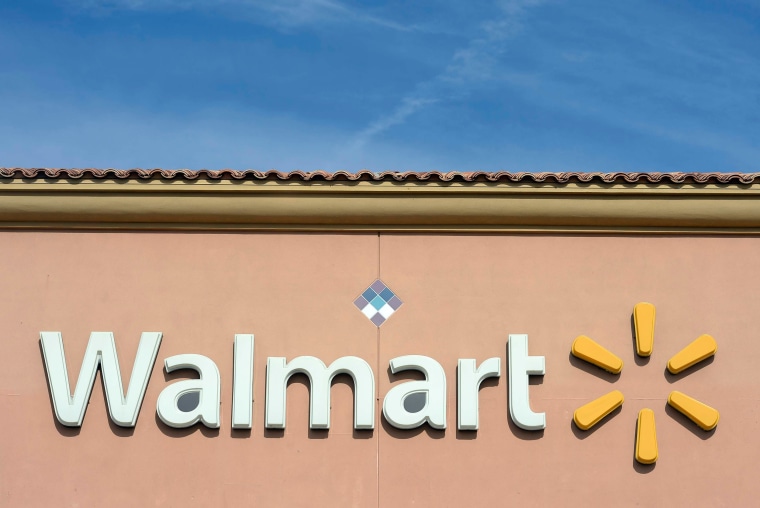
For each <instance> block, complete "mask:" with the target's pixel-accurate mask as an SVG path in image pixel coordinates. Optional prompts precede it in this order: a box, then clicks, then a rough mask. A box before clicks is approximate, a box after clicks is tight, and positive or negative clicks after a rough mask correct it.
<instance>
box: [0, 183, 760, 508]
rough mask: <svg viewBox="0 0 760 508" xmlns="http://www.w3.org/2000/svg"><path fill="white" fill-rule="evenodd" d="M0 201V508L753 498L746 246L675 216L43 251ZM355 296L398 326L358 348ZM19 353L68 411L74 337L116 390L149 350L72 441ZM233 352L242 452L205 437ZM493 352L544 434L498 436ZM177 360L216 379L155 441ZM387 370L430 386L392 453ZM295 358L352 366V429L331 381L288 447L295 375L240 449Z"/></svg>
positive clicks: (346, 391) (79, 352)
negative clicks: (364, 392) (209, 364)
mask: <svg viewBox="0 0 760 508" xmlns="http://www.w3.org/2000/svg"><path fill="white" fill-rule="evenodd" d="M13 180H14V181H18V178H15V179H13ZM29 185H30V187H29V188H31V183H30V184H29ZM303 185H305V184H303ZM729 190H730V191H733V190H734V189H729ZM13 192H16V191H15V190H14V191H13ZM684 194H686V192H684ZM8 195H9V196H10V198H13V199H15V197H16V196H19V195H20V194H12V193H11V192H8ZM744 196H747V195H746V194H745V195H744ZM10 198H9V200H10V201H12V199H10ZM331 199H337V198H331ZM328 201H329V199H328ZM7 202H8V200H6V201H2V200H0V219H3V220H5V221H6V227H4V228H3V230H2V231H0V256H2V258H1V259H2V260H3V263H2V265H0V287H2V288H3V290H2V291H0V309H2V311H1V312H0V330H2V339H0V362H2V366H1V368H0V394H1V395H2V397H0V414H2V415H3V431H2V434H1V435H0V459H1V460H0V505H2V506H9V507H10V506H51V505H55V506H102V505H104V504H107V505H109V506H153V505H157V506H240V505H244V504H245V505H248V504H255V505H257V506H328V505H329V506H361V507H364V506H462V505H481V504H486V503H488V504H491V505H496V506H501V505H505V504H510V503H513V502H514V503H521V504H527V505H535V506H557V505H560V506H588V505H590V504H596V503H609V504H611V505H620V506H627V505H635V504H641V505H664V504H666V503H670V504H672V505H676V506H680V505H690V506H720V505H738V506H747V505H750V504H752V503H753V502H754V500H755V499H756V498H757V497H758V496H759V495H760V486H759V485H758V483H757V482H756V481H755V479H754V476H755V474H754V472H755V464H756V460H757V459H756V456H757V454H758V452H759V451H760V438H759V437H758V425H760V403H759V402H758V393H760V372H758V371H757V369H755V368H754V367H755V365H757V363H758V360H760V346H758V344H757V340H756V332H755V322H756V319H757V316H758V314H759V312H758V311H760V297H758V296H757V295H758V290H757V288H758V287H760V273H759V272H758V271H757V270H755V269H754V266H755V264H756V259H757V258H758V254H760V237H758V236H757V234H756V232H755V231H754V230H752V229H751V227H754V226H752V225H751V224H750V225H749V226H747V225H746V224H745V225H743V226H742V225H741V224H739V226H740V227H748V229H747V230H746V231H740V232H739V233H736V232H735V231H734V230H735V229H736V227H737V224H736V223H733V224H717V225H716V224H714V223H712V224H697V225H694V224H693V223H689V222H688V221H692V220H694V219H693V217H687V218H685V219H683V220H684V221H685V222H682V223H678V222H677V221H675V222H674V221H673V219H668V221H670V222H668V223H666V224H661V225H655V226H652V225H651V224H643V223H642V224H639V225H635V224H634V225H630V226H626V227H630V228H639V229H640V231H637V232H635V233H630V232H628V231H624V230H623V229H622V228H620V230H619V231H614V230H610V231H605V232H603V233H593V232H589V231H582V230H581V229H583V228H585V227H587V226H583V225H579V226H577V229H578V230H576V231H557V230H552V228H549V227H547V228H545V230H544V231H534V232H531V233H529V234H525V233H523V232H521V231H516V230H511V231H510V228H509V227H504V228H503V230H500V231H496V232H492V233H483V232H475V233H473V232H472V230H478V229H479V228H478V227H470V228H469V229H470V231H468V228H467V227H462V228H460V229H459V230H455V229H457V228H454V227H451V226H447V227H446V228H445V229H449V230H446V231H438V232H436V231H414V230H412V231H408V232H403V231H398V229H399V227H396V228H393V227H388V226H387V225H386V226H382V227H380V226H373V227H368V228H367V229H368V230H367V231H356V230H355V228H354V230H351V231H347V230H346V229H347V228H345V227H339V226H333V227H328V226H325V227H323V228H322V229H323V230H321V231H318V232H314V231H308V230H307V229H308V228H301V229H300V230H298V228H288V227H283V226H281V227H278V228H270V229H274V231H263V230H262V229H263V228H250V229H247V230H246V229H243V230H239V231H230V230H229V229H227V230H212V229H213V228H205V230H204V228H199V227H197V226H195V227H192V228H187V229H186V230H185V229H182V228H180V227H166V226H163V227H160V228H158V227H157V228H154V229H151V228H147V227H136V226H135V224H133V223H132V224H129V225H128V226H124V227H112V226H110V225H109V226H108V227H103V228H98V227H96V226H97V224H98V223H97V221H93V222H92V223H91V224H90V226H91V227H88V228H83V227H81V222H79V221H80V219H81V217H79V218H77V219H76V220H77V223H76V224H74V223H68V224H61V225H57V226H56V225H55V224H53V225H51V224H50V222H48V221H49V220H50V219H49V218H47V219H46V218H44V217H41V218H40V215H35V214H42V213H43V212H40V211H39V210H37V211H36V212H35V211H34V210H31V211H30V210H27V211H26V213H27V216H29V217H35V220H36V221H37V222H36V223H35V222H33V221H27V222H24V221H19V215H18V214H20V213H21V212H19V211H12V210H11V211H9V210H7V209H3V206H4V203H7ZM44 206H48V205H44V204H43V205H40V207H44ZM67 206H68V205H67ZM341 206H342V205H341ZM729 208H730V206H729ZM44 213H48V212H44ZM71 213H72V214H74V213H76V214H80V215H81V214H82V213H84V212H82V211H81V210H79V211H76V212H71ZM107 213H109V212H108V211H107V210H106V211H104V214H106V215H107ZM111 213H114V214H118V213H121V212H114V211H111ZM124 213H127V212H124ZM3 214H5V216H3ZM13 214H16V215H13ZM127 214H128V213H127ZM718 215H719V214H718ZM749 215H751V214H749ZM192 220H193V221H195V222H196V224H197V221H199V220H202V217H201V218H200V219H199V218H198V217H193V219H192ZM267 220H270V221H271V217H269V218H268V219H267ZM615 220H616V221H619V220H623V219H620V218H619V217H618V218H615ZM711 220H712V221H716V220H720V217H718V218H717V219H716V218H715V217H713V218H712V219H711ZM731 220H734V219H731ZM364 222H369V221H364ZM397 222H399V223H400V222H403V220H401V219H398V220H397ZM418 222H422V221H420V220H419V219H418ZM425 222H426V225H425V227H426V228H427V227H430V226H429V224H428V223H429V222H430V221H428V220H427V219H426V220H425ZM140 223H141V225H144V224H145V221H143V220H142V219H141V221H140ZM109 224H110V223H109ZM684 224H686V225H684ZM688 224H691V225H688ZM353 225H354V226H355V225H356V224H353ZM491 226H492V225H491ZM404 227H408V224H407V223H405V224H404ZM708 227H709V228H713V229H712V230H711V231H709V232H706V231H704V228H708ZM610 228H611V229H614V228H612V226H610ZM647 228H651V229H647ZM656 228H672V229H674V230H675V229H678V228H681V230H679V231H678V232H669V233H663V232H662V231H661V230H658V229H656ZM688 228H692V230H689V229H688ZM139 229H142V230H139ZM394 229H395V230H394ZM412 229H413V228H412ZM480 229H485V228H480ZM513 229H514V228H513ZM726 231H732V234H722V232H726ZM377 279H380V280H382V281H383V282H384V283H385V284H386V285H387V286H388V287H389V288H390V289H391V290H392V291H393V292H394V293H395V294H396V295H397V296H398V298H400V299H401V301H402V302H403V304H402V305H401V306H400V307H398V309H397V310H396V312H395V313H393V315H391V316H390V317H389V318H388V319H387V321H385V322H384V323H382V324H381V325H380V326H376V324H374V323H373V322H371V321H370V320H369V319H368V317H367V316H365V315H364V314H363V313H362V312H361V311H360V310H359V309H358V308H357V307H356V306H355V304H354V301H355V299H356V298H357V297H358V296H359V295H360V294H361V293H362V292H363V291H364V290H365V289H366V288H367V287H368V286H369V285H370V284H372V283H373V282H374V281H375V280H377ZM638 302H650V303H652V304H654V305H655V307H656V310H657V314H656V328H655V343H654V353H653V354H652V356H651V358H649V359H644V358H640V357H638V356H637V355H636V354H635V347H634V335H633V331H632V310H633V306H634V305H635V304H636V303H638ZM42 331H58V332H61V334H62V337H63V342H64V347H65V353H66V361H67V365H68V369H69V382H70V385H71V387H72V389H73V387H74V385H75V384H76V379H77V374H78V372H79V368H80V365H81V362H82V357H83V355H84V351H85V349H86V347H87V342H88V339H89V336H90V333H91V332H94V331H110V332H113V334H114V336H115V339H116V348H117V351H118V354H119V360H120V363H121V370H122V380H123V383H124V384H125V386H126V384H127V383H128V382H129V376H130V371H131V365H132V362H133V359H134V358H135V353H136V351H137V346H138V342H139V339H140V334H141V333H142V332H147V331H159V332H162V334H163V339H162V343H161V346H160V349H159V352H158V359H157V361H156V363H155V365H154V367H153V369H152V375H151V377H150V382H149V384H148V388H147V391H146V395H145V398H144V401H143V404H142V408H141V411H140V415H139V418H138V420H137V424H136V426H135V427H134V428H124V427H119V426H117V425H115V424H113V423H111V422H110V421H109V417H108V411H107V408H106V402H105V397H104V395H103V387H102V384H101V382H100V381H97V380H96V383H95V386H94V388H93V391H92V396H91V398H90V402H89V405H88V407H87V411H86V414H85V418H84V421H83V424H82V426H81V427H65V426H63V425H61V424H59V423H58V422H57V421H56V419H55V415H54V411H53V408H52V403H51V396H50V394H49V389H48V378H47V375H46V370H45V362H44V359H43V355H42V351H41V346H40V340H39V337H40V332H42ZM244 333H245V334H254V335H255V357H254V374H253V379H254V381H253V398H254V404H253V428H252V429H251V430H250V431H247V430H233V429H232V428H231V422H230V420H231V404H232V379H233V339H234V336H235V334H244ZM705 333H709V334H710V335H712V336H713V337H715V339H716V341H717V343H718V347H719V351H718V352H717V354H716V355H715V357H714V358H711V359H708V360H707V361H705V362H702V363H700V364H699V365H696V366H694V367H692V368H691V369H689V370H687V371H685V372H683V373H682V374H679V375H672V374H669V373H667V372H666V371H665V365H666V363H667V361H668V359H669V358H671V357H672V356H673V355H674V354H675V353H677V352H678V351H679V350H681V349H682V348H683V347H684V346H686V345H687V344H688V343H689V342H691V341H692V340H694V339H695V338H696V337H698V336H700V335H702V334H705ZM510 334H527V335H528V337H529V353H530V355H534V356H543V357H545V363H546V367H545V369H546V374H545V375H544V376H532V377H531V384H530V387H529V393H530V403H531V407H532V409H533V410H534V411H536V412H544V413H545V414H546V428H545V429H543V430H539V431H527V430H523V429H520V428H519V427H518V426H516V425H515V424H514V422H512V420H511V419H510V416H509V409H508V402H509V398H508V385H509V383H508V379H509V378H508V368H509V357H508V354H507V344H508V338H509V335H510ZM581 334H585V335H588V336H590V337H592V338H593V339H594V340H596V341H597V342H599V343H600V344H602V345H603V346H605V347H606V348H608V349H609V350H611V351H612V352H614V353H615V354H617V355H618V356H619V357H621V358H622V360H623V362H624V368H623V371H622V373H621V374H620V375H613V374H609V373H606V372H604V371H602V370H600V369H598V368H597V367H594V366H591V365H588V364H587V363H584V362H582V361H580V360H578V359H577V358H574V357H572V356H571V354H570V348H571V344H572V342H573V339H575V337H576V336H578V335H581ZM182 353H196V354H200V355H205V356H207V357H209V358H211V359H212V360H213V361H214V362H215V363H216V365H217V366H218V368H219V371H220V377H221V411H220V414H221V426H220V428H219V429H209V428H206V427H204V426H203V425H202V424H197V425H195V426H193V427H191V428H188V429H175V428H171V427H169V426H167V425H166V424H164V423H163V422H162V421H161V420H160V419H159V418H158V416H157V415H156V402H157V399H158V397H159V394H160V393H161V391H162V390H163V389H165V388H166V387H167V386H169V385H170V384H171V383H173V382H176V381H177V380H180V379H184V378H185V377H192V376H185V375H186V374H187V371H184V372H181V373H171V374H167V373H165V372H164V370H163V361H164V359H165V358H167V357H170V356H173V355H177V354H182ZM409 354H415V355H425V356H428V357H431V358H433V359H435V360H436V361H437V362H438V363H440V365H441V366H442V367H443V369H444V371H445V374H446V383H447V386H446V401H447V407H446V424H447V428H446V429H445V430H437V429H433V428H432V427H430V426H429V425H423V426H421V427H419V428H416V429H407V430H402V429H398V428H394V427H393V426H391V425H390V424H389V423H388V421H387V420H386V419H385V418H384V417H383V415H382V404H383V398H384V397H385V395H386V394H387V393H388V391H389V390H390V389H391V388H392V387H394V386H398V385H400V384H402V383H404V382H407V381H409V380H410V379H420V374H419V373H418V374H413V373H412V374H410V373H407V372H405V373H400V374H391V373H390V371H389V362H390V360H391V359H392V358H395V357H399V356H402V355H409ZM302 355H311V356H315V357H317V358H320V359H321V360H322V361H324V362H325V363H326V364H328V365H329V364H330V363H331V362H332V361H334V360H335V359H337V358H339V357H343V356H349V355H351V356H357V357H360V358H362V359H364V360H366V361H367V362H368V363H369V364H370V366H371V367H372V370H373V372H374V376H375V383H376V411H375V421H376V424H375V428H374V430H355V429H354V428H353V425H352V424H353V403H354V401H353V391H352V386H351V383H350V382H349V381H348V378H346V377H340V378H338V379H337V380H336V382H335V384H334V386H333V388H332V392H331V393H332V401H331V426H330V429H329V431H328V430H310V429H309V390H308V384H307V382H306V378H305V377H303V376H301V377H296V378H293V380H292V382H291V383H290V386H289V388H288V390H287V396H288V400H287V426H286V429H285V430H284V431H280V430H276V429H265V425H264V413H265V398H266V393H265V381H266V362H267V358H268V357H276V356H283V357H286V358H287V359H288V360H290V359H292V358H294V357H297V356H302ZM491 357H498V358H500V359H501V364H502V373H501V377H500V378H498V379H494V378H492V379H489V380H486V381H485V382H484V383H483V385H482V387H481V389H480V392H479V400H480V404H479V415H480V428H479V430H478V431H467V430H458V429H457V360H458V359H463V358H473V359H476V360H477V362H478V364H480V363H481V362H482V361H484V360H486V359H488V358H491ZM98 377H100V375H98ZM615 389H616V390H620V391H621V392H623V394H624V395H625V402H624V403H623V405H622V408H621V409H619V410H617V411H616V412H614V413H613V414H612V415H610V416H609V417H608V418H607V419H605V420H604V421H603V422H602V423H601V424H599V425H597V426H596V427H594V428H593V429H591V430H589V431H581V430H580V429H579V428H578V427H577V426H576V425H575V424H574V423H573V412H574V411H575V409H577V408H578V407H580V406H582V405H583V404H586V403H587V402H589V401H591V400H593V399H595V398H596V397H598V396H600V395H603V394H604V393H607V392H609V391H610V390H615ZM672 390H679V391H681V392H684V393H686V394H688V395H691V396H692V397H694V398H696V399H699V400H700V401H703V402H705V403H706V404H708V405H710V406H712V407H714V408H716V409H718V410H719V411H720V423H719V424H718V426H717V428H716V429H715V430H713V431H703V430H701V429H700V428H698V427H697V426H696V425H695V424H694V423H693V422H691V421H690V420H688V419H687V418H685V417H684V416H683V415H681V414H680V413H678V412H677V411H675V410H674V409H672V408H671V407H669V406H667V403H666V401H667V397H668V394H669V393H670V392H671V391H672ZM643 408H650V409H652V410H653V411H654V414H655V421H656V429H657V443H658V448H659V458H658V460H657V462H656V463H655V464H653V465H643V464H640V463H638V462H636V461H635V459H634V443H635V431H636V417H637V414H638V412H639V410H641V409H643Z"/></svg>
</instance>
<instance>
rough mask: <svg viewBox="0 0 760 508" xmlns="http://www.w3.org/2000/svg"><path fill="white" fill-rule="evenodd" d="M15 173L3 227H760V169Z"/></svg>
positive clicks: (1, 215) (1, 185) (2, 211)
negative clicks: (668, 173) (654, 176)
mask: <svg viewBox="0 0 760 508" xmlns="http://www.w3.org/2000/svg"><path fill="white" fill-rule="evenodd" d="M1 169H2V168H0V170H1ZM10 171H13V174H11V175H2V174H0V228H3V229H117V230H119V229H121V230H125V229H137V230H220V231H224V230H232V231H245V230H251V231H333V232H335V231H338V232H458V233H482V232H487V233H496V232H517V233H533V232H538V233H546V232H556V233H620V234H632V233H639V234H640V233H645V234H721V235H722V234H729V235H735V234H745V235H746V234H751V235H754V234H758V233H760V178H758V175H757V174H733V175H732V176H733V177H734V179H733V180H728V181H724V182H721V181H720V180H718V179H716V178H706V179H705V178H701V177H700V178H701V180H697V179H696V177H694V175H691V176H689V175H688V174H680V175H686V177H684V178H680V181H679V182H675V183H674V181H673V179H660V180H659V181H658V182H652V181H651V179H650V178H645V177H641V178H638V177H637V178H634V179H633V181H632V182H631V181H629V179H628V178H620V177H616V178H608V179H607V180H605V179H604V178H601V177H600V178H590V179H588V180H584V179H583V177H582V175H583V174H573V175H575V177H574V178H565V179H564V181H562V179H560V178H550V177H546V176H544V178H543V179H542V180H540V181H536V179H535V178H531V177H527V178H526V177H524V176H520V177H519V178H515V179H512V180H510V179H508V178H505V177H503V176H502V177H500V178H499V179H496V180H495V181H492V180H489V179H488V178H483V177H482V176H478V177H476V178H471V179H463V178H450V179H448V180H445V179H441V178H428V179H420V178H416V177H415V176H414V175H415V174H405V175H406V176H404V177H403V178H396V177H395V176H394V175H398V174H396V173H393V174H391V176H388V177H379V178H375V177H374V176H375V175H376V174H373V173H370V175H373V176H372V177H367V178H356V179H353V180H352V179H348V178H342V179H339V178H313V179H311V178H306V179H305V178H303V177H296V176H293V177H288V174H283V173H276V174H275V175H270V176H266V174H264V173H262V174H261V175H264V176H263V177H261V178H259V177H256V178H248V177H244V178H240V179H236V178H234V177H230V176H229V175H226V176H225V175H222V176H219V177H211V176H209V175H206V174H203V173H202V172H199V173H198V174H194V179H189V178H187V177H186V175H187V173H183V174H182V175H181V176H178V177H173V176H170V177H166V176H162V175H161V174H160V173H159V174H150V175H147V176H142V177H135V175H136V174H135V173H134V172H132V173H130V172H126V173H124V174H121V175H114V174H110V175H109V174H108V173H106V172H107V171H111V170H103V172H104V173H103V175H100V176H93V175H92V174H88V173H81V174H78V175H77V176H72V175H70V174H67V173H66V172H65V171H63V170H56V171H63V172H60V173H58V174H56V175H54V176H52V177H51V176H50V175H49V174H45V173H44V171H47V170H44V171H43V170H15V169H14V170H10ZM21 171H27V172H29V171H40V172H39V173H36V174H31V173H26V174H24V173H21ZM70 171H78V170H70ZM86 171H89V170H86ZM0 173H1V172H0ZM283 175H285V177H283ZM410 175H411V176H410ZM419 175H421V174H417V176H419ZM447 175H449V174H447ZM469 175H472V174H471V173H470V174H469ZM480 175H482V174H480ZM502 175H504V174H502ZM520 175H524V174H520ZM542 175H547V174H542ZM554 175H555V176H558V175H568V174H554ZM578 175H581V177H579V176H578ZM607 175H612V174H607ZM615 175H619V174H615ZM2 176H5V177H2Z"/></svg>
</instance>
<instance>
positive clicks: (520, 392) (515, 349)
mask: <svg viewBox="0 0 760 508" xmlns="http://www.w3.org/2000/svg"><path fill="white" fill-rule="evenodd" d="M508 348H509V415H510V416H511V417H512V421H513V422H515V425H517V426H518V427H520V428H521V429H525V430H541V429H545V428H546V413H534V412H533V411H531V409H530V395H529V394H528V385H529V383H528V376H543V375H544V374H545V373H546V366H545V359H544V357H543V356H528V336H527V335H525V334H516V335H512V334H510V335H509V346H508Z"/></svg>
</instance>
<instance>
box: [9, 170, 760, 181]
mask: <svg viewBox="0 0 760 508" xmlns="http://www.w3.org/2000/svg"><path fill="white" fill-rule="evenodd" d="M0 178H3V179H53V180H69V179H74V180H77V179H82V178H92V179H117V180H125V179H137V180H150V179H161V180H196V179H209V180H222V179H232V180H279V181H293V182H309V181H333V182H339V181H374V182H380V181H394V182H407V181H408V182H431V183H434V182H491V183H538V184H541V183H548V184H566V183H601V184H684V183H687V184H703V185H709V184H738V185H751V184H755V183H760V173H720V172H711V173H696V172H668V173H660V172H632V173H625V172H610V173H603V172H589V173H586V172H562V173H554V172H537V173H531V172H516V173H512V172H508V171H498V172H487V171H466V172H463V171H449V172H441V171H425V172H415V171H383V172H373V171H369V170H361V171H357V172H349V171H335V172H328V171H321V170H319V171H298V170H296V171H289V172H283V171H277V170H268V171H258V170H253V169H245V170H233V169H220V170H210V169H200V170H191V169H158V168H156V169H112V168H106V169H96V168H83V169H75V168H70V169H66V168H3V167H0Z"/></svg>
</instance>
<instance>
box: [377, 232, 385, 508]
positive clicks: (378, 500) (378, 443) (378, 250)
mask: <svg viewBox="0 0 760 508" xmlns="http://www.w3.org/2000/svg"><path fill="white" fill-rule="evenodd" d="M377 278H378V279H379V278H380V233H378V234H377ZM376 343H377V350H376V353H375V355H376V365H377V381H378V382H377V383H376V385H375V391H376V394H375V404H376V414H377V423H378V424H377V451H376V454H377V455H376V457H375V461H376V462H375V471H376V476H375V482H376V483H377V507H378V508H380V434H381V430H382V427H383V426H382V418H383V415H382V408H381V407H380V327H379V326H378V327H377V339H376Z"/></svg>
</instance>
